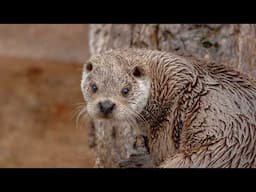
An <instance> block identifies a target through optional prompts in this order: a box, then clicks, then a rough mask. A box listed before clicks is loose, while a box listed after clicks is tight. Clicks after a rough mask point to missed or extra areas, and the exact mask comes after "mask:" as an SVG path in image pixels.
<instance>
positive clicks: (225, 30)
mask: <svg viewBox="0 0 256 192" xmlns="http://www.w3.org/2000/svg"><path fill="white" fill-rule="evenodd" d="M89 35H90V37H89V41H90V53H91V54H95V53H99V52H100V51H102V50H106V49H109V48H127V47H137V48H148V49H157V50H163V51H179V52H186V53H191V54H193V55H196V56H199V57H200V58H210V59H212V60H215V61H216V62H218V63H228V64H229V65H231V66H233V67H234V68H236V69H238V70H240V71H242V72H244V73H247V74H248V75H249V76H251V77H254V76H256V25H252V24H209V25H207V24H204V25H199V24H196V25H194V24H167V25H165V24H145V25H144V24H129V25H128V24H122V25H121V24H106V25H104V24H97V25H90V34H89Z"/></svg>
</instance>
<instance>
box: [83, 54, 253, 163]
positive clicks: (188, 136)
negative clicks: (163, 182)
mask: <svg viewBox="0 0 256 192" xmlns="http://www.w3.org/2000/svg"><path fill="white" fill-rule="evenodd" d="M81 89H82V93H83V95H84V99H85V101H86V111H87V114H88V115H89V116H90V117H91V119H92V122H93V123H92V125H93V126H94V128H95V143H96V153H97V155H98V163H99V165H100V166H102V167H119V166H120V162H121V164H122V165H123V166H126V165H127V167H130V166H131V167H256V85H255V82H253V81H252V80H250V79H249V78H248V77H246V76H245V75H242V74H240V73H239V72H237V71H235V70H232V69H230V68H228V67H226V66H223V65H219V64H215V63H210V62H205V61H201V60H198V59H196V58H193V57H191V56H178V55H176V54H173V53H166V52H160V51H152V50H142V49H122V50H121V49H120V50H109V51H106V52H104V53H101V54H99V55H94V56H92V57H91V58H90V60H89V61H88V62H87V63H86V64H85V67H84V71H83V77H82V81H81ZM138 137H142V138H145V140H146V141H147V142H146V144H145V142H144V144H143V145H141V146H142V147H139V148H138V147H134V143H136V138H138ZM138 154H139V155H138ZM141 154H142V155H141ZM131 164H134V165H131ZM128 165H129V166H128Z"/></svg>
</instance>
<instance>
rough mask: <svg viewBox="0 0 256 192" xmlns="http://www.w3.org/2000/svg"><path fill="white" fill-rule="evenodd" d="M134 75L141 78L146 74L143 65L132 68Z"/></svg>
mask: <svg viewBox="0 0 256 192" xmlns="http://www.w3.org/2000/svg"><path fill="white" fill-rule="evenodd" d="M132 75H133V76H134V77H136V78H140V77H142V76H144V75H145V71H144V69H143V68H142V67H138V66H136V67H134V68H133V70H132Z"/></svg>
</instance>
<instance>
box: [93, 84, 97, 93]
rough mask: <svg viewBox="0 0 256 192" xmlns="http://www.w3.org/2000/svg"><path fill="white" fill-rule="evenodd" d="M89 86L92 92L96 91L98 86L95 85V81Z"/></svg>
mask: <svg viewBox="0 0 256 192" xmlns="http://www.w3.org/2000/svg"><path fill="white" fill-rule="evenodd" d="M91 88H92V92H93V93H96V91H97V90H98V87H97V85H96V84H95V83H93V84H92V85H91Z"/></svg>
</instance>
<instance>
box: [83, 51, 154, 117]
mask: <svg viewBox="0 0 256 192" xmlns="http://www.w3.org/2000/svg"><path fill="white" fill-rule="evenodd" d="M111 53H112V54H108V53H105V54H104V53H103V54H100V55H95V56H92V57H91V58H90V59H89V61H87V62H86V63H85V65H84V70H83V76H82V81H81V89H82V93H83V96H84V99H85V102H86V108H87V113H88V115H89V116H90V117H91V118H92V119H93V120H97V119H100V120H106V121H108V120H111V121H113V120H114V121H126V120H127V121H130V120H134V118H136V117H138V116H139V114H140V113H141V112H142V110H143V109H144V107H145V106H146V104H147V101H148V98H149V93H150V78H149V77H148V76H147V74H146V70H145V69H144V67H143V65H142V64H141V63H136V62H132V61H131V60H128V59H127V58H125V56H120V55H115V54H113V52H111Z"/></svg>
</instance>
